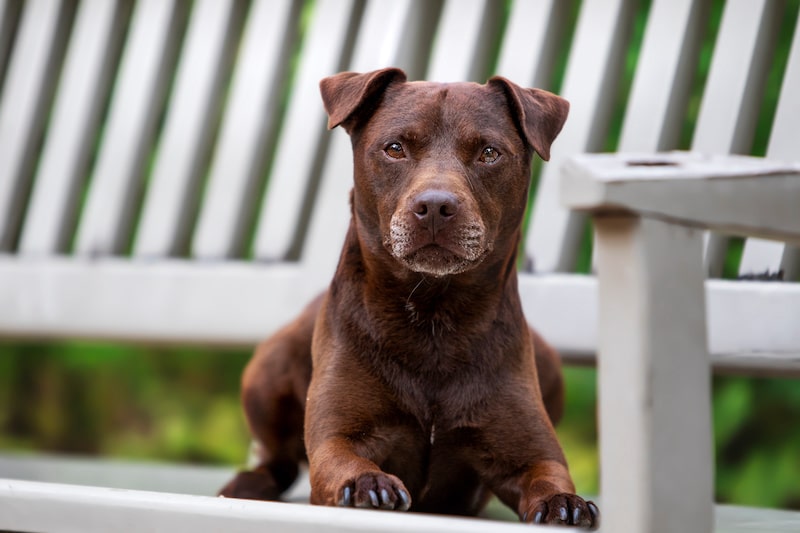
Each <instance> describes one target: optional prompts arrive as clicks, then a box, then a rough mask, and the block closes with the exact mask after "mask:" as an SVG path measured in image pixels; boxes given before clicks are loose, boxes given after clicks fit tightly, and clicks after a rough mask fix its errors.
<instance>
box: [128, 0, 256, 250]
mask: <svg viewBox="0 0 800 533" xmlns="http://www.w3.org/2000/svg"><path fill="white" fill-rule="evenodd" d="M240 11H241V4H240V3H237V1H236V0H198V1H197V2H195V3H194V7H193V10H192V15H191V19H190V20H189V27H188V29H187V31H186V38H185V39H184V43H183V48H182V52H181V58H180V61H179V63H178V70H177V72H176V74H175V82H174V88H173V90H172V94H171V95H170V101H169V105H168V107H167V115H166V119H165V125H164V130H163V132H162V134H161V140H160V142H159V145H158V148H157V152H156V153H157V157H156V160H155V163H154V166H153V172H152V177H151V178H150V184H149V186H148V190H147V194H146V197H145V200H144V205H143V206H142V215H141V220H140V222H139V227H138V231H137V235H136V242H135V244H134V249H133V253H134V255H136V256H137V257H165V256H171V255H177V254H179V253H180V252H181V251H182V245H183V246H184V247H185V243H186V239H187V234H188V230H189V223H190V218H191V215H192V208H193V206H195V205H196V201H197V196H198V188H199V185H200V177H201V172H202V171H203V169H202V168H201V164H202V163H203V162H204V161H206V157H205V154H206V153H207V152H208V150H209V148H210V141H211V136H212V133H213V128H212V127H213V120H214V117H215V113H216V111H217V104H218V100H219V95H220V90H221V89H222V86H223V82H224V81H225V73H226V72H227V65H226V63H227V62H228V61H229V59H230V51H231V49H232V47H233V46H234V45H235V44H237V42H238V31H237V26H238V23H237V21H238V20H240V19H241V16H242V13H241V12H240Z"/></svg>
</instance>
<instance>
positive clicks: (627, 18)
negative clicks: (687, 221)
mask: <svg viewBox="0 0 800 533" xmlns="http://www.w3.org/2000/svg"><path fill="white" fill-rule="evenodd" d="M632 4H633V3H632V2H631V1H630V0H586V1H584V2H583V3H582V4H581V11H580V14H579V16H578V22H577V27H576V29H575V36H574V38H573V42H572V50H571V53H570V57H569V62H568V64H567V71H566V74H565V78H564V84H563V87H562V90H561V91H560V94H561V95H562V96H564V97H565V98H566V99H567V100H569V101H570V104H571V105H570V116H569V120H567V122H566V124H565V126H564V129H563V131H562V132H561V134H560V135H559V137H558V139H557V140H556V142H555V144H554V145H553V149H552V153H551V161H550V163H548V164H546V165H545V167H544V170H543V171H542V175H541V177H540V178H539V188H538V191H537V195H536V203H535V206H534V209H533V218H532V223H531V228H530V230H529V231H528V235H527V237H526V243H525V252H526V253H527V255H529V256H531V257H533V259H534V263H535V268H536V270H537V271H538V272H553V271H557V270H558V271H563V270H571V269H572V267H573V265H574V262H575V255H576V253H577V249H578V245H579V242H580V239H581V236H582V235H583V225H584V221H585V217H584V216H582V215H580V214H576V213H571V212H569V211H567V210H566V209H564V208H563V207H561V206H560V204H559V203H558V187H559V185H558V183H559V180H560V166H561V162H562V161H563V160H564V158H565V157H566V156H568V155H571V154H576V153H582V152H587V151H589V152H591V151H597V150H599V149H601V145H600V143H601V142H602V140H603V136H604V134H605V129H606V128H607V126H608V121H609V117H610V112H611V109H612V108H613V101H614V98H615V96H616V88H617V86H618V81H619V78H620V72H621V68H622V65H623V61H624V51H625V48H626V45H627V36H628V34H629V32H630V25H631V17H632V13H633V9H632Z"/></svg>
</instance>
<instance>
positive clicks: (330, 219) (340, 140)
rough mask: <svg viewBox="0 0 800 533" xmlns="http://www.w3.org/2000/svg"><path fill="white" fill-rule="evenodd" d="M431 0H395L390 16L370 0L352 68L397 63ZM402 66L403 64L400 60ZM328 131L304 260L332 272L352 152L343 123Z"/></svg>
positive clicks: (346, 215) (344, 218)
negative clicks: (425, 0)
mask: <svg viewBox="0 0 800 533" xmlns="http://www.w3.org/2000/svg"><path fill="white" fill-rule="evenodd" d="M433 7H434V6H433V5H432V3H431V2H413V1H408V0H406V1H404V2H395V3H394V4H393V12H394V16H393V17H392V19H391V20H390V21H387V20H386V18H385V11H384V9H385V6H384V5H383V4H382V3H381V2H371V3H370V4H369V5H368V7H367V10H366V13H365V14H364V21H363V23H362V24H361V26H360V31H359V33H358V36H357V38H356V39H357V40H356V43H355V52H354V57H353V59H352V62H351V64H350V65H349V69H350V70H354V71H357V72H366V71H369V70H373V69H377V68H381V67H383V66H385V65H398V64H399V63H398V61H399V60H400V58H401V57H402V56H403V54H404V40H403V38H402V36H403V35H405V34H406V33H407V31H410V28H413V27H415V26H416V25H417V24H419V22H420V17H429V16H433V14H432V12H431V10H432V9H433ZM399 65H400V66H403V65H402V64H399ZM328 135H331V137H332V138H331V146H330V149H329V153H328V157H327V159H326V160H325V166H324V168H323V172H322V178H321V184H320V191H319V194H318V196H317V198H318V201H317V202H316V204H315V207H314V210H313V212H312V214H311V221H310V227H309V232H308V238H307V239H306V243H305V247H304V249H303V254H302V260H303V262H304V263H305V264H306V265H309V268H311V266H312V265H313V268H314V269H319V270H320V271H321V272H327V273H328V274H332V273H333V270H334V268H335V266H336V262H337V260H338V258H339V251H340V250H341V247H342V242H343V241H344V236H345V233H346V232H347V227H348V224H349V221H350V209H349V207H348V194H349V191H350V189H351V188H352V187H353V156H352V148H351V144H350V140H349V138H348V137H347V135H346V134H345V133H344V131H342V130H341V129H338V130H336V131H334V132H332V133H328Z"/></svg>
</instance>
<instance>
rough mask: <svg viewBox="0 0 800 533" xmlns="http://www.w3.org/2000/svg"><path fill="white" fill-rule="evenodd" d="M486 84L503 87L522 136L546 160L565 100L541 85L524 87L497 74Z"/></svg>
mask: <svg viewBox="0 0 800 533" xmlns="http://www.w3.org/2000/svg"><path fill="white" fill-rule="evenodd" d="M489 85H491V86H496V87H500V88H501V89H502V90H503V92H504V93H505V94H506V98H508V101H509V104H510V105H511V111H512V114H513V115H514V118H515V119H516V120H517V126H518V127H519V128H520V130H522V132H523V133H524V134H525V139H527V141H528V143H530V145H531V146H532V147H533V149H534V150H536V153H537V154H539V156H540V157H541V158H542V159H544V160H545V161H548V160H549V159H550V145H551V144H553V141H554V140H555V138H556V136H558V133H559V132H560V131H561V128H562V127H563V126H564V122H565V121H566V120H567V114H569V102H568V101H566V100H565V99H563V98H561V97H560V96H558V95H556V94H553V93H551V92H548V91H544V90H542V89H525V88H523V87H520V86H519V85H517V84H516V83H513V82H511V81H508V80H507V79H505V78H503V77H500V76H495V77H493V78H491V79H490V80H489Z"/></svg>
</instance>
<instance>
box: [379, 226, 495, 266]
mask: <svg viewBox="0 0 800 533" xmlns="http://www.w3.org/2000/svg"><path fill="white" fill-rule="evenodd" d="M485 235H486V232H485V229H484V228H483V226H482V225H481V224H468V225H462V226H460V227H459V228H452V230H451V231H446V232H441V233H438V234H436V235H435V236H434V235H431V234H430V233H429V232H427V231H419V230H418V229H417V228H416V227H414V226H413V225H409V224H405V223H403V222H402V221H399V220H393V221H392V225H391V230H390V232H389V235H388V236H387V237H386V239H384V245H385V246H386V248H387V249H388V251H389V253H390V254H391V255H392V256H393V257H394V258H395V259H397V260H398V261H399V262H400V263H402V264H403V265H404V266H405V267H406V268H408V269H409V270H412V271H414V272H419V273H421V274H430V275H433V276H436V277H443V276H450V275H454V274H460V273H462V272H466V271H467V270H470V269H472V268H475V267H476V266H478V265H479V264H480V263H481V262H482V261H483V259H484V258H485V257H486V255H488V254H489V252H491V250H492V245H491V243H489V242H487V241H486V238H485Z"/></svg>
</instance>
